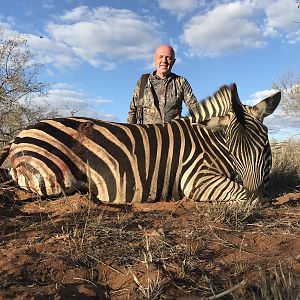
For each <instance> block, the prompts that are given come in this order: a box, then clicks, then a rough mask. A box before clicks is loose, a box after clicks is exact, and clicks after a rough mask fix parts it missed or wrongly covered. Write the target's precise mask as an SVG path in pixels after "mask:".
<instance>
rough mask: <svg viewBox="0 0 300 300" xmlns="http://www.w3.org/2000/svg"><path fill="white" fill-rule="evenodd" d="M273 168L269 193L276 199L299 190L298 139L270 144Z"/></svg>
mask: <svg viewBox="0 0 300 300" xmlns="http://www.w3.org/2000/svg"><path fill="white" fill-rule="evenodd" d="M271 148H272V157H273V167H272V170H271V176H270V184H269V193H270V196H273V197H276V196H278V195H280V194H283V193H286V192H293V191H299V190H300V139H298V140H297V139H289V140H286V141H284V142H280V143H279V142H275V141H272V142H271Z"/></svg>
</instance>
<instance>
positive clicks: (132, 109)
mask: <svg viewBox="0 0 300 300" xmlns="http://www.w3.org/2000/svg"><path fill="white" fill-rule="evenodd" d="M140 85H141V79H139V80H138V82H137V84H136V86H135V88H134V91H133V95H132V100H131V102H130V105H129V112H128V117H127V123H129V124H136V123H137V118H136V112H137V107H136V103H137V100H138V97H139V92H140Z"/></svg>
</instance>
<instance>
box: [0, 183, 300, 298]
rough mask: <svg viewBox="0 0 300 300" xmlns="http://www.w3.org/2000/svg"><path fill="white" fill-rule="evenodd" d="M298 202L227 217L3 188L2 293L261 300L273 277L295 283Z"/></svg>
mask: <svg viewBox="0 0 300 300" xmlns="http://www.w3.org/2000/svg"><path fill="white" fill-rule="evenodd" d="M299 203H300V193H290V194H286V195H283V196H281V197H279V198H278V199H276V201H274V203H273V204H272V206H271V207H268V208H264V209H258V210H254V211H253V212H252V213H251V214H249V216H245V217H243V216H242V217H241V215H240V214H236V215H235V214H234V213H233V214H232V212H231V213H230V217H228V218H227V215H226V214H225V213H224V211H223V212H222V209H219V208H211V207H207V206H204V205H201V204H199V203H191V202H188V201H185V200H182V201H179V202H160V203H152V204H134V205H107V204H98V203H96V202H95V201H93V200H91V199H89V198H88V196H86V195H79V194H76V195H73V196H70V197H66V198H59V199H55V200H47V201H46V200H41V199H38V198H32V195H30V194H27V193H25V192H23V191H20V190H18V189H15V188H10V187H9V188H8V187H6V188H2V189H0V235H1V238H0V258H1V259H0V299H188V300H194V299H217V298H219V299H242V297H244V298H245V299H250V297H248V296H247V295H255V298H251V299H264V296H263V294H262V289H268V288H269V287H270V286H271V287H272V284H273V283H274V282H275V283H277V287H278V286H279V287H278V289H280V288H282V289H283V290H284V289H287V286H288V287H289V288H290V289H293V287H294V286H296V288H297V286H298V287H299V285H298V282H299V281H298V279H299V278H300V238H299V235H300V226H299V220H300V205H299ZM228 216H229V214H228ZM287 279H288V280H289V282H286V281H288V280H287ZM282 282H283V283H282ZM296 283H297V284H296ZM280 285H281V286H282V287H280ZM299 291H300V288H298V290H296V291H292V292H293V293H294V295H296V297H298V296H299V294H298V292H299ZM209 297H210V298H209ZM253 297H254V296H253ZM270 299H271V298H270ZM272 299H273V298H272ZM286 299H287V298H286ZM295 299H296V298H295Z"/></svg>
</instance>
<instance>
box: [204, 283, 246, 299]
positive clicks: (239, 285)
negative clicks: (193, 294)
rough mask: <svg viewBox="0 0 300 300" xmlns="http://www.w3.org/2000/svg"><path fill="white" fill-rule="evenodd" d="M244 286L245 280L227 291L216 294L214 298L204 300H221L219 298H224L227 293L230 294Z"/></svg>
mask: <svg viewBox="0 0 300 300" xmlns="http://www.w3.org/2000/svg"><path fill="white" fill-rule="evenodd" d="M245 284H246V280H243V281H242V282H240V283H238V284H236V285H235V286H233V287H231V288H230V289H228V290H226V291H224V292H222V293H220V294H217V295H214V296H210V297H208V298H204V299H207V300H214V299H219V298H221V297H223V296H225V295H227V294H229V293H231V292H233V291H235V290H237V289H239V288H240V287H242V286H243V285H245Z"/></svg>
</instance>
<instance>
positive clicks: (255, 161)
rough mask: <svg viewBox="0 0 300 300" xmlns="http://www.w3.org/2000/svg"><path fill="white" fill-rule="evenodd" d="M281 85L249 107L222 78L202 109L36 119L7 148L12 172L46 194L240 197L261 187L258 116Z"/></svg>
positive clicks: (264, 144)
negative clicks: (162, 120) (146, 116)
mask: <svg viewBox="0 0 300 300" xmlns="http://www.w3.org/2000/svg"><path fill="white" fill-rule="evenodd" d="M279 101H280V93H277V94H276V95H273V96H272V97H269V98H267V99H265V100H263V101H261V102H260V103H259V104H258V105H256V106H254V107H248V106H244V105H242V104H241V103H240V101H239V98H238V94H237V91H236V86H235V85H231V86H224V87H222V88H220V89H219V91H218V92H216V93H215V95H214V96H212V97H209V98H207V99H206V100H204V101H203V102H201V103H199V115H194V116H191V117H188V118H183V119H178V120H173V121H171V122H170V123H166V124H156V125H136V124H119V123H111V122H104V121H100V120H94V119H87V118H75V117H73V118H58V119H51V120H44V121H41V122H39V123H37V124H35V125H33V126H30V127H28V128H27V129H24V130H22V131H21V132H20V134H19V135H18V136H17V137H16V138H15V140H14V141H13V143H12V144H11V145H10V149H9V147H6V151H4V150H3V151H2V152H0V163H1V161H3V160H4V159H5V157H6V156H7V155H8V154H9V158H10V160H11V162H12V169H11V175H12V177H13V179H14V180H15V181H16V182H17V183H18V185H19V186H20V187H22V188H25V189H27V190H30V191H32V192H35V193H38V194H41V195H44V196H49V197H53V196H58V195H61V194H70V193H72V192H74V191H76V190H80V191H82V190H84V191H87V190H89V189H91V191H92V192H93V193H94V194H95V195H97V197H98V199H99V200H101V201H104V202H113V203H125V202H128V203H134V202H147V201H157V200H161V199H175V200H176V199H181V198H182V197H186V198H188V199H192V200H195V201H205V200H217V201H233V202H236V201H237V202H238V201H242V200H246V199H248V198H249V197H251V196H253V195H255V196H256V195H258V194H263V193H264V187H265V185H266V182H267V177H268V174H269V171H270V166H271V153H270V146H269V143H268V137H267V130H266V128H265V126H264V125H263V124H262V120H263V118H264V117H265V116H266V115H268V114H270V113H272V112H273V111H274V109H275V108H276V106H277V105H278V103H279Z"/></svg>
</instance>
